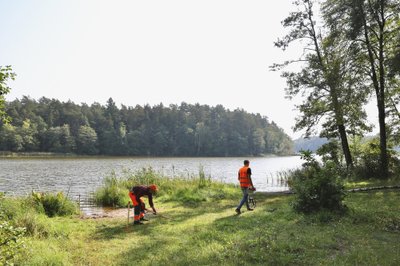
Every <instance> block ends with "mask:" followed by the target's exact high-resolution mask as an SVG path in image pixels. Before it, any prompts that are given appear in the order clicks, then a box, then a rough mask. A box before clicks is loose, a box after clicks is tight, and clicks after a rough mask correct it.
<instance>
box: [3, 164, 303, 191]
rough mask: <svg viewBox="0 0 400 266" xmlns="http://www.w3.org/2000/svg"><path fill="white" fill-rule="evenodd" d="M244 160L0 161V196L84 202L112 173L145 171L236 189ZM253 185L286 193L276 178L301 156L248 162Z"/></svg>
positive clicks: (262, 189)
mask: <svg viewBox="0 0 400 266" xmlns="http://www.w3.org/2000/svg"><path fill="white" fill-rule="evenodd" d="M244 159H246V158H242V157H241V158H238V157H218V158H214V157H212V158H210V157H206V158H193V157H191V158H181V157H179V158H176V157H173V158H171V157H169V158H164V157H163V158H158V157H145V158H142V157H139V158H138V157H89V158H77V157H71V158H69V157H63V158H34V157H30V158H10V159H9V158H2V159H0V169H1V172H0V192H6V194H8V195H26V194H28V193H30V192H31V191H32V190H34V191H40V192H58V191H63V192H64V193H66V194H68V196H69V197H71V198H74V199H76V198H77V197H79V196H81V197H83V198H85V197H88V195H90V193H92V192H94V191H95V190H96V189H97V188H98V187H100V186H101V185H102V182H103V179H104V178H105V177H106V176H108V175H110V174H111V173H112V172H113V171H114V172H115V173H116V174H117V176H121V175H122V173H123V172H124V171H126V170H130V171H135V170H139V169H142V168H144V167H146V168H147V167H152V168H153V169H154V170H156V171H158V172H160V173H162V174H163V175H166V176H185V177H191V176H195V175H198V173H199V169H200V168H201V167H202V168H203V169H204V172H205V174H206V176H209V175H210V176H211V177H212V179H216V180H219V181H222V182H227V183H234V184H237V183H238V181H237V171H238V169H239V168H240V167H241V166H242V165H243V160H244ZM248 159H249V160H250V167H251V169H252V172H253V175H252V178H253V183H254V186H255V187H256V188H257V190H258V191H283V190H287V189H288V188H287V187H286V185H284V184H282V182H280V181H279V178H278V173H279V172H282V171H285V170H288V169H293V168H297V167H299V166H300V165H301V164H302V161H301V159H300V156H285V157H276V156H271V157H255V158H248Z"/></svg>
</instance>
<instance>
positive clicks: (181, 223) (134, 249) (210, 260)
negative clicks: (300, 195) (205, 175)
mask: <svg viewBox="0 0 400 266" xmlns="http://www.w3.org/2000/svg"><path fill="white" fill-rule="evenodd" d="M257 200H259V205H258V207H257V210H256V211H254V212H244V213H243V214H242V215H236V214H235V212H234V209H235V207H236V201H224V202H216V203H214V205H210V203H203V204H201V205H200V206H197V207H196V208H190V209H188V208H184V209H180V210H179V211H176V212H175V213H168V215H169V216H170V217H171V219H170V220H168V221H166V222H165V223H162V222H160V220H158V221H157V222H154V223H153V224H149V225H147V226H149V227H151V228H152V229H142V228H140V232H139V231H138V233H140V234H142V233H143V234H145V233H146V234H148V236H149V237H148V238H146V239H145V240H144V241H143V242H142V243H140V245H136V246H131V247H130V248H129V250H128V251H126V252H124V253H122V254H120V255H119V256H118V258H119V261H118V262H117V264H118V265H133V264H135V263H138V264H144V265H152V264H154V265H164V264H167V265H171V264H173V265H216V264H221V265H237V262H238V261H237V256H236V255H235V254H234V253H232V252H231V251H230V249H233V248H234V247H235V246H240V243H242V242H243V241H242V240H243V239H246V238H247V237H248V235H247V233H246V232H247V231H246V228H249V227H252V226H254V227H258V228H259V229H257V232H260V235H261V232H266V231H268V230H269V231H271V230H272V231H273V229H272V228H271V226H270V224H268V223H267V222H266V221H268V219H272V218H270V217H271V216H272V215H273V214H272V213H271V212H269V211H268V209H269V208H271V207H274V206H275V207H277V206H279V204H281V202H280V201H277V200H276V199H275V198H271V197H267V196H262V197H260V198H257ZM237 201H239V199H238V200H237ZM175 207H176V206H175ZM230 211H232V214H231V215H230V214H229V212H230ZM207 213H208V214H210V216H213V217H217V218H216V219H214V218H212V219H210V220H207V221H204V223H202V220H201V219H203V217H201V216H204V217H205V219H207ZM218 216H221V218H218ZM197 217H199V219H200V221H199V220H197V221H195V222H194V223H193V221H189V220H190V219H196V218H197ZM261 224H264V226H261ZM268 237H270V236H268ZM263 241H266V240H265V238H263ZM245 243H247V242H245ZM153 250H156V252H155V253H154V252H152V251H153ZM241 254H242V253H241ZM260 256H261V255H260ZM242 258H246V256H242ZM260 258H263V257H262V256H261V257H260Z"/></svg>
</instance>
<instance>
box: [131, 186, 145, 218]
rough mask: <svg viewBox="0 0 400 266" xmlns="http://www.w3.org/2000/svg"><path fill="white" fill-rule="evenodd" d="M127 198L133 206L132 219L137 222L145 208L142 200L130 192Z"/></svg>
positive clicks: (142, 215)
mask: <svg viewBox="0 0 400 266" xmlns="http://www.w3.org/2000/svg"><path fill="white" fill-rule="evenodd" d="M129 197H130V198H131V200H132V204H133V210H134V216H133V219H134V220H135V221H139V220H140V218H143V217H144V211H145V209H146V206H145V205H144V202H143V200H142V199H141V198H139V197H136V195H135V194H133V193H132V192H129Z"/></svg>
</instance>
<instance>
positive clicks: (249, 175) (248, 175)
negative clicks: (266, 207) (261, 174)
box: [247, 168, 255, 189]
mask: <svg viewBox="0 0 400 266" xmlns="http://www.w3.org/2000/svg"><path fill="white" fill-rule="evenodd" d="M247 177H248V178H249V181H250V185H251V187H252V188H254V189H255V187H254V185H253V180H252V179H251V169H250V168H249V169H247Z"/></svg>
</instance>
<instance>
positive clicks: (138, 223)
mask: <svg viewBox="0 0 400 266" xmlns="http://www.w3.org/2000/svg"><path fill="white" fill-rule="evenodd" d="M133 224H134V225H136V224H137V225H140V224H143V223H142V222H141V221H134V222H133Z"/></svg>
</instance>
